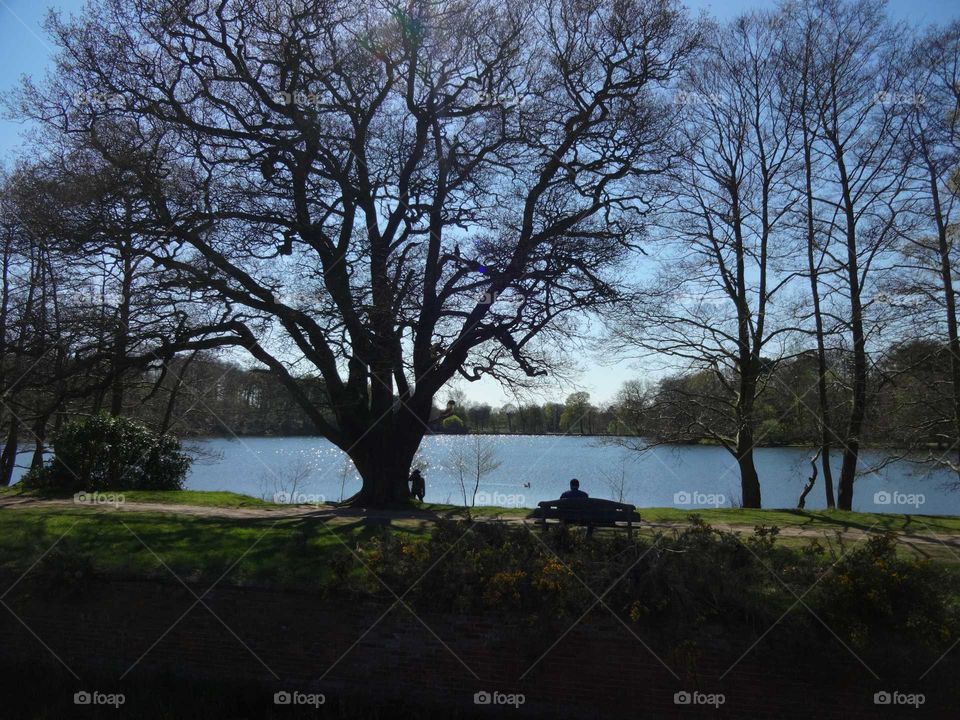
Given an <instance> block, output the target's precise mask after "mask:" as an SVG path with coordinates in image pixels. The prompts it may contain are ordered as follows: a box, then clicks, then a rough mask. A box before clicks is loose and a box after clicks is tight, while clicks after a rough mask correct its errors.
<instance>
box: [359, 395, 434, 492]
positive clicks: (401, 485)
mask: <svg viewBox="0 0 960 720" xmlns="http://www.w3.org/2000/svg"><path fill="white" fill-rule="evenodd" d="M404 415H405V413H404ZM407 419H408V418H404V417H401V418H399V421H400V422H405V421H406V420H407ZM410 423H416V420H410ZM383 424H384V426H385V427H383V428H382V429H381V428H380V427H378V428H377V429H375V430H374V431H373V432H370V433H368V434H367V435H366V437H364V438H363V439H362V440H361V441H360V442H359V443H357V444H356V445H355V446H354V447H353V448H352V449H351V450H350V452H349V455H350V459H351V460H353V464H354V465H355V466H356V468H357V472H358V473H360V479H361V482H362V485H361V488H360V492H359V493H357V494H356V495H354V496H353V497H352V498H350V499H349V500H347V501H346V502H347V503H348V504H350V505H354V506H359V507H389V506H396V505H407V504H408V503H409V502H410V488H409V486H408V484H407V480H408V478H409V477H410V467H411V465H413V458H414V456H415V455H416V454H417V448H419V447H420V442H421V440H423V435H424V433H425V428H424V427H423V426H421V425H420V424H419V423H416V426H414V425H412V424H411V425H409V426H408V427H407V428H405V429H402V430H396V429H391V426H392V425H394V424H393V423H386V422H384V423H383ZM397 424H399V422H398V423H397Z"/></svg>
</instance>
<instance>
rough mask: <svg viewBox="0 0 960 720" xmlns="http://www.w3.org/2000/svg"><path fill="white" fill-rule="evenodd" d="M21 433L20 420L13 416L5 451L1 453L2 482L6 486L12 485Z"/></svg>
mask: <svg viewBox="0 0 960 720" xmlns="http://www.w3.org/2000/svg"><path fill="white" fill-rule="evenodd" d="M19 433H20V422H19V421H18V420H17V418H16V417H11V418H10V429H9V430H8V431H7V439H6V442H5V443H4V445H3V452H2V453H0V484H2V485H3V486H4V487H6V486H8V485H10V481H11V480H12V479H13V468H14V466H15V465H16V464H17V442H18V440H19Z"/></svg>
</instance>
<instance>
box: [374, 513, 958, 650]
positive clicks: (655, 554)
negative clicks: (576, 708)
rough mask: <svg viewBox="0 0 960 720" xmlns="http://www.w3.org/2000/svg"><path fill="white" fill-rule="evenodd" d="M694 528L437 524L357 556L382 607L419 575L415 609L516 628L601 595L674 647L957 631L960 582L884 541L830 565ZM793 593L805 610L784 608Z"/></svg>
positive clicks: (935, 638) (828, 560)
mask: <svg viewBox="0 0 960 720" xmlns="http://www.w3.org/2000/svg"><path fill="white" fill-rule="evenodd" d="M689 520H690V524H689V526H687V527H686V528H684V529H682V530H676V531H672V532H670V533H662V534H659V535H657V536H655V537H654V538H653V540H652V542H651V540H650V539H646V538H637V539H629V538H626V537H624V536H623V534H622V533H610V534H609V535H600V536H597V537H594V538H592V539H587V538H586V537H585V535H584V533H583V532H577V531H571V530H569V529H567V528H563V527H558V526H554V527H552V528H550V531H549V532H547V533H543V534H541V533H540V531H539V530H528V529H526V528H522V527H519V528H518V527H512V526H508V525H506V524H498V523H489V522H485V523H476V524H473V525H470V524H469V523H458V522H451V521H447V520H440V521H438V522H437V524H436V526H435V529H434V532H433V533H432V534H431V535H430V536H429V537H427V538H425V539H422V540H421V539H416V540H407V539H400V538H398V537H397V536H396V535H395V534H392V533H388V532H387V533H383V534H382V535H380V536H378V537H375V538H373V539H371V540H370V541H368V542H365V543H362V544H361V545H360V547H359V548H358V550H359V551H360V553H361V554H362V555H363V556H364V557H365V560H364V565H365V566H366V567H367V568H368V569H371V570H372V571H373V573H374V575H370V576H369V577H367V576H365V580H364V581H365V582H366V583H367V586H366V588H365V590H366V592H368V593H373V594H381V595H383V599H384V600H390V599H391V598H390V597H389V596H388V595H386V594H384V593H383V587H382V586H381V585H380V581H381V580H382V581H383V582H384V583H386V584H387V585H388V586H389V587H397V588H407V587H409V585H410V578H420V579H419V580H418V581H417V582H416V584H415V585H414V586H413V587H410V588H409V591H408V594H407V598H408V599H409V603H410V604H411V606H412V607H415V608H417V609H424V610H431V611H438V612H450V611H453V612H484V611H498V612H503V611H510V612H513V613H514V617H516V618H517V619H518V620H521V621H522V620H530V621H534V622H551V621H554V622H555V621H563V622H567V623H569V622H571V621H572V620H575V619H576V618H577V617H580V615H581V614H582V613H583V611H584V609H585V608H587V607H589V606H590V605H591V604H593V603H595V602H596V597H597V595H599V594H601V593H603V598H604V603H605V604H606V605H607V606H609V608H610V609H612V610H613V611H614V612H616V613H617V614H618V616H619V617H621V618H623V619H624V620H625V622H626V621H632V622H633V623H637V624H642V625H643V626H644V627H646V628H648V629H649V630H651V631H656V632H659V633H662V634H664V636H666V637H669V638H670V642H672V643H674V644H676V645H677V647H680V646H684V647H691V648H692V647H695V646H696V645H698V644H700V643H702V642H705V641H709V640H711V639H722V638H724V637H726V638H727V639H728V640H729V639H731V638H734V639H736V640H737V642H738V643H739V642H740V641H742V640H743V639H744V638H746V639H747V641H749V640H750V639H751V638H753V639H757V638H760V637H763V635H764V634H766V633H767V631H769V630H770V629H771V628H773V627H776V630H777V634H776V637H777V642H779V643H780V647H781V648H786V647H793V648H794V649H799V650H800V651H803V650H804V649H805V648H806V649H807V650H809V648H810V647H811V645H817V644H818V643H823V642H828V643H829V642H832V641H833V640H832V638H834V637H836V636H839V637H842V638H844V640H843V641H844V642H846V643H850V644H851V645H853V646H854V647H857V648H863V649H865V650H869V651H872V652H873V653H874V654H877V655H879V656H883V657H894V656H897V657H899V658H902V657H907V656H910V655H912V654H917V653H926V652H929V651H930V650H931V649H937V648H940V650H937V653H939V652H940V651H941V650H942V648H943V647H944V646H949V644H950V643H951V642H953V641H955V640H956V638H957V637H960V611H958V608H957V607H956V605H957V597H958V595H960V593H958V588H957V586H958V582H960V580H958V579H957V578H955V577H954V576H953V574H952V573H950V572H948V571H946V570H945V569H943V568H938V567H937V566H935V565H933V564H931V563H926V562H921V561H918V560H913V559H910V558H900V557H898V556H897V555H896V543H895V540H894V539H893V538H891V537H887V536H876V537H873V538H871V539H870V540H868V541H867V542H865V543H864V544H863V545H862V546H861V547H858V548H856V549H855V550H853V551H851V552H849V553H848V554H846V555H840V557H839V558H837V557H836V553H835V552H827V551H826V550H825V549H824V548H823V547H822V546H821V545H820V544H819V543H811V544H810V545H809V546H806V547H804V548H803V549H794V548H791V547H787V546H785V545H783V544H781V543H779V538H778V531H777V529H776V528H768V527H762V526H761V527H757V528H756V529H755V531H754V534H753V535H751V536H746V537H745V536H737V535H735V534H733V533H731V532H726V531H720V530H717V529H715V528H712V527H710V526H709V525H707V524H706V523H705V522H703V520H702V519H701V518H699V517H698V516H696V515H692V516H690V518H689ZM591 588H592V589H593V591H592V592H591V590H590V589H591ZM360 589H361V590H363V589H364V588H360ZM594 593H596V594H594ZM797 598H804V599H803V603H804V604H805V605H806V607H807V608H809V612H805V611H804V610H805V608H803V607H800V608H797V609H796V610H794V612H789V611H790V610H791V609H794V608H795V607H796V606H797V605H798V600H797ZM797 610H800V611H799V612H798V611H797ZM814 614H815V615H814ZM820 618H822V622H825V623H827V625H828V627H829V628H830V630H829V631H828V630H826V629H825V628H824V627H823V625H822V624H821V620H820ZM561 625H562V623H561ZM831 632H835V633H836V634H837V635H836V636H834V635H831ZM934 657H935V656H934Z"/></svg>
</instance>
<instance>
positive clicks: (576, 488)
mask: <svg viewBox="0 0 960 720" xmlns="http://www.w3.org/2000/svg"><path fill="white" fill-rule="evenodd" d="M585 497H590V496H589V495H587V494H586V493H585V492H584V491H583V490H581V489H580V481H579V480H577V479H576V478H574V479H573V480H571V481H570V489H569V490H567V491H566V492H564V493H560V499H561V500H562V499H563V498H585Z"/></svg>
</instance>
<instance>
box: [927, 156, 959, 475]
mask: <svg viewBox="0 0 960 720" xmlns="http://www.w3.org/2000/svg"><path fill="white" fill-rule="evenodd" d="M924 150H925V151H926V147H925V146H924ZM927 167H928V170H929V173H930V196H931V199H932V200H933V215H934V218H935V219H936V221H937V252H938V254H939V256H940V257H939V259H940V279H941V281H942V282H943V298H944V305H945V307H946V313H947V336H948V338H949V340H950V344H949V347H950V381H951V383H952V385H953V421H954V429H955V431H956V437H955V438H954V440H955V442H958V443H960V336H958V332H957V297H956V294H955V293H954V291H953V277H952V274H953V269H952V267H951V262H950V242H949V240H948V239H947V224H946V221H945V218H944V216H943V207H942V205H941V204H940V189H939V188H938V187H937V173H936V171H935V170H934V168H933V165H932V164H929V163H928V165H927ZM957 452H958V454H960V449H958V451H957ZM957 472H958V473H960V456H958V459H957Z"/></svg>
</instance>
